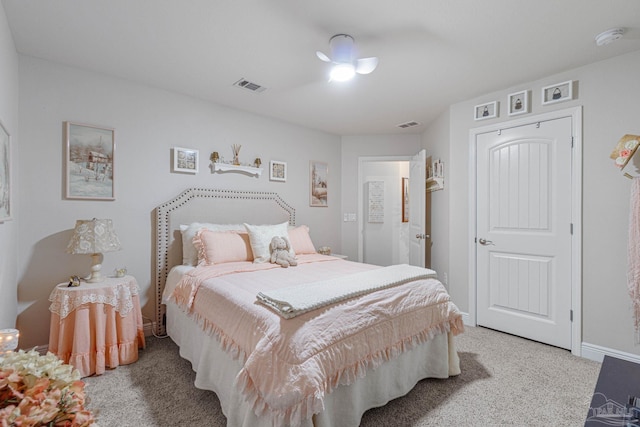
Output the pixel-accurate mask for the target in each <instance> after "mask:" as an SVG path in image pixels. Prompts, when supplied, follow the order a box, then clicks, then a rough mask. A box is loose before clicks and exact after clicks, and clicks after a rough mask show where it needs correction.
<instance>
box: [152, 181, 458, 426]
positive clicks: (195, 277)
mask: <svg viewBox="0 0 640 427" xmlns="http://www.w3.org/2000/svg"><path fill="white" fill-rule="evenodd" d="M154 216H155V229H156V254H155V259H156V263H155V264H156V272H155V274H156V294H157V319H156V321H157V325H158V328H159V331H160V332H161V333H165V332H166V333H167V334H168V335H169V336H170V337H171V339H172V340H173V341H174V342H175V343H176V344H177V345H178V346H179V348H180V355H181V357H183V358H185V359H187V360H188V361H190V362H191V364H192V367H193V369H194V371H195V372H196V379H195V386H196V387H198V388H201V389H207V390H211V391H213V392H215V393H216V395H217V396H218V398H219V400H220V404H221V407H222V410H223V413H224V414H225V416H226V417H227V425H228V426H247V427H249V426H251V427H263V426H264V427H268V426H274V425H278V426H279V425H291V426H305V427H310V426H316V427H332V426H333V427H336V426H358V425H359V424H360V419H361V417H362V414H363V413H364V412H365V411H366V410H368V409H370V408H373V407H377V406H382V405H385V404H386V403H387V402H389V401H390V400H392V399H394V398H397V397H400V396H403V395H405V394H406V393H407V392H409V391H410V390H411V389H412V388H413V387H414V386H415V384H416V383H417V382H418V381H419V380H421V379H424V378H447V377H449V376H452V375H457V374H459V373H460V366H459V359H458V356H457V353H456V350H455V344H454V335H456V334H457V333H460V332H462V330H463V325H462V318H461V315H460V313H459V311H458V309H457V307H455V305H454V304H453V303H452V302H451V301H450V300H449V296H448V294H447V293H446V290H445V289H444V286H442V284H441V283H440V282H439V281H437V279H436V278H434V277H433V275H432V274H431V273H432V272H430V271H427V270H425V269H417V268H415V267H410V266H392V267H384V268H382V267H377V266H370V265H366V264H361V263H356V262H351V261H346V260H343V259H338V258H335V257H330V256H325V255H319V254H316V253H315V249H313V245H312V242H311V241H310V237H309V235H308V228H306V227H305V226H304V225H301V226H297V227H296V226H295V225H296V224H295V222H296V220H295V209H294V208H293V207H292V206H290V205H289V204H288V203H286V202H285V201H284V200H283V199H282V198H280V196H279V195H277V194H276V193H268V192H250V191H234V190H216V189H201V188H192V189H188V190H186V191H184V192H182V193H181V194H180V195H178V196H177V197H175V198H173V199H171V200H169V201H167V202H166V203H163V204H162V205H160V206H158V207H157V208H156V209H155V215H154ZM203 224H204V225H203ZM241 225H243V226H245V229H244V230H242V229H241V228H239V227H240V226H241ZM211 227H213V228H211ZM216 227H217V228H216ZM275 230H277V234H285V235H287V236H288V240H290V242H291V246H292V247H293V250H294V251H296V254H295V255H296V258H297V259H298V266H296V267H289V268H286V269H285V268H280V267H279V266H277V265H274V264H270V263H269V262H264V263H254V262H252V257H253V258H260V256H262V255H264V254H263V253H262V252H263V251H264V248H263V247H260V246H259V245H258V243H259V242H260V241H261V240H264V239H266V238H267V237H269V233H272V234H273V233H276V231H275ZM287 233H288V234H287ZM192 236H195V239H193V238H192ZM192 241H194V242H195V249H194V248H192V247H190V242H192ZM262 243H264V242H262ZM243 247H244V248H246V250H247V255H242V253H243ZM193 251H196V252H197V254H196V255H197V260H194V259H193V257H194V253H193ZM241 255H242V256H241ZM238 257H239V258H238ZM243 257H245V258H246V259H245V258H243ZM198 263H199V265H198V266H194V265H193V264H198ZM418 270H420V271H418ZM374 276H375V278H374ZM374 282H375V283H374ZM302 286H304V288H302ZM332 289H339V290H341V291H342V292H343V294H341V295H337V296H334V297H332V298H329V299H327V296H326V295H324V294H328V293H329V292H334V291H333V290H332ZM312 290H313V291H312ZM347 291H348V292H347ZM307 294H309V295H307ZM283 295H286V297H283ZM310 295H312V296H313V298H311V296H310ZM282 298H284V301H285V304H284V305H283V304H281V302H282V301H283V299H282ZM287 298H288V299H287ZM296 298H298V299H301V300H300V301H299V300H296ZM310 299H311V300H310ZM274 301H275V302H276V303H274ZM305 304H306V305H305ZM283 307H284V308H283Z"/></svg>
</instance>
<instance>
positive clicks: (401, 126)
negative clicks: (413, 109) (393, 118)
mask: <svg viewBox="0 0 640 427" xmlns="http://www.w3.org/2000/svg"><path fill="white" fill-rule="evenodd" d="M418 125H420V123H418V122H415V121H411V122H406V123H401V124H399V125H398V127H399V128H402V129H406V128H411V127H414V126H418Z"/></svg>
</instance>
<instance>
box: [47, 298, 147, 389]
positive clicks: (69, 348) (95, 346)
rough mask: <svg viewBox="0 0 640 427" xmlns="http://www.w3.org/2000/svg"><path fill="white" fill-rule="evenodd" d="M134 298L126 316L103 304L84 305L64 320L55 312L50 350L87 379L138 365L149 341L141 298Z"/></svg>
mask: <svg viewBox="0 0 640 427" xmlns="http://www.w3.org/2000/svg"><path fill="white" fill-rule="evenodd" d="M131 298H132V302H133V306H134V307H133V310H131V311H129V313H127V315H126V316H121V315H120V313H119V312H118V311H116V308H115V307H114V306H112V305H110V304H102V303H87V304H83V305H81V306H80V307H78V308H76V309H75V310H73V311H71V312H70V313H69V314H68V315H67V316H66V317H65V318H63V319H61V318H60V316H59V315H58V314H56V313H53V312H52V313H51V329H50V331H49V351H50V352H52V353H54V354H55V355H56V356H58V357H59V358H60V359H62V360H63V361H64V362H65V363H69V364H71V365H73V366H74V367H75V368H76V369H77V370H78V371H80V374H81V375H82V376H83V377H87V376H89V375H93V374H96V375H101V374H103V373H104V371H105V368H106V367H108V368H115V367H117V366H119V365H127V364H129V363H133V362H135V361H136V360H138V349H139V348H144V346H145V340H144V328H143V324H142V314H141V311H140V299H139V298H138V295H132V297H131Z"/></svg>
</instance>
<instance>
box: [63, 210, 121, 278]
mask: <svg viewBox="0 0 640 427" xmlns="http://www.w3.org/2000/svg"><path fill="white" fill-rule="evenodd" d="M120 249H121V247H120V241H119V240H118V236H116V233H115V232H114V231H113V224H112V222H111V220H110V219H96V218H93V219H79V220H77V221H76V228H75V230H73V236H72V237H71V240H70V241H69V244H68V245H67V253H69V254H74V255H78V254H88V255H91V258H92V260H93V264H92V265H91V276H89V277H88V278H87V279H85V280H86V281H87V282H89V283H97V282H102V281H103V280H104V276H103V275H102V273H101V272H100V269H101V268H102V265H101V264H100V257H101V255H102V254H103V253H104V252H113V251H119V250H120Z"/></svg>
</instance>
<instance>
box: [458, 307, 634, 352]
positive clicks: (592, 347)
mask: <svg viewBox="0 0 640 427" xmlns="http://www.w3.org/2000/svg"><path fill="white" fill-rule="evenodd" d="M462 321H463V322H464V325H465V326H476V324H475V322H472V321H471V318H470V317H469V313H464V312H463V313H462ZM580 350H581V353H580V357H584V358H585V359H589V360H593V361H596V362H600V363H602V361H603V360H604V356H611V357H616V358H618V359H623V360H628V361H629V362H635V363H640V355H637V354H632V353H626V352H624V351H619V350H614V349H611V348H608V347H602V346H599V345H596V344H589V343H586V342H583V343H582V344H581V345H580Z"/></svg>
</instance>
